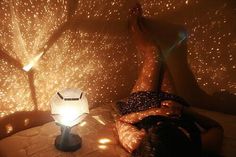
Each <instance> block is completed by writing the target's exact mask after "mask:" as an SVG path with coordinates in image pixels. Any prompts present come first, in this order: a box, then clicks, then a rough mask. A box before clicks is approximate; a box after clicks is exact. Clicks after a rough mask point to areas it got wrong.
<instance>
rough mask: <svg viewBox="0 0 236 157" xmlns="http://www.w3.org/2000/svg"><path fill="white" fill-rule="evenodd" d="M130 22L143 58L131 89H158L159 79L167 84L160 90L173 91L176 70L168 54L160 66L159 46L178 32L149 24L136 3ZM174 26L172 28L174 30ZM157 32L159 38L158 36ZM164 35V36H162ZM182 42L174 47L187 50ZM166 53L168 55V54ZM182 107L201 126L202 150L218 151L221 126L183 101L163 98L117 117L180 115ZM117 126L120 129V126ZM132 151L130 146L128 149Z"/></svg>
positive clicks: (167, 43)
mask: <svg viewBox="0 0 236 157" xmlns="http://www.w3.org/2000/svg"><path fill="white" fill-rule="evenodd" d="M129 22H130V23H129V24H130V32H131V35H132V37H133V41H134V43H135V45H136V48H137V50H138V53H140V54H141V55H142V56H143V58H144V62H143V64H142V67H141V69H140V72H139V75H138V79H137V80H136V83H135V85H134V87H133V89H132V91H131V93H134V92H138V91H157V92H158V91H159V90H160V89H159V88H160V87H158V83H160V82H162V84H167V86H162V87H161V90H162V91H167V92H170V93H176V90H175V86H174V82H173V79H172V76H173V75H175V73H176V72H175V71H174V70H173V69H172V70H169V68H168V64H170V59H167V58H165V60H164V63H163V64H164V66H162V68H163V69H161V68H160V67H161V64H160V56H162V57H163V56H166V55H165V54H164V53H163V52H162V51H161V49H167V47H168V46H170V45H171V43H174V41H176V38H177V37H176V34H177V33H172V34H171V32H170V34H167V35H165V34H163V33H162V31H161V30H160V29H163V28H162V26H158V25H156V27H155V25H153V24H150V23H149V21H148V20H146V19H144V18H143V17H142V10H141V7H140V5H139V4H137V5H136V6H135V7H134V8H133V9H132V10H131V15H130V20H129ZM156 24H157V23H156ZM177 30H178V29H177ZM177 30H173V31H174V32H176V31H177ZM158 35H159V38H158V37H157V36H158ZM166 36H167V39H165V38H166ZM158 41H159V43H158ZM185 46H186V40H184V41H183V42H182V43H180V44H179V45H177V47H176V48H175V49H174V50H173V51H186V49H182V48H183V47H185ZM183 53H186V52H183ZM175 54H176V53H175ZM168 57H170V58H171V54H170V56H168ZM172 57H173V56H172ZM162 70H163V72H164V75H163V78H161V75H160V72H161V71H162ZM154 110H155V111H154ZM182 111H184V114H188V115H191V116H193V117H194V118H195V119H196V122H197V123H198V124H199V125H200V126H201V127H203V128H204V130H205V131H203V132H202V134H201V138H202V150H203V152H207V153H213V154H217V153H219V151H220V148H221V145H222V141H223V128H222V127H221V126H220V125H219V124H218V123H217V122H215V121H214V120H212V119H210V118H208V117H205V116H202V115H200V114H198V113H196V112H194V111H193V110H192V109H191V108H183V107H182V105H180V104H178V103H175V102H172V101H164V102H162V104H161V107H160V108H158V109H151V110H147V111H142V112H138V113H131V114H128V115H125V116H122V117H121V118H120V119H119V120H120V121H122V122H125V123H127V124H128V123H129V124H132V123H135V122H137V121H139V120H140V119H143V118H144V117H147V116H148V115H162V116H163V115H164V116H169V115H170V114H174V115H179V114H181V113H182ZM117 129H118V130H119V128H117ZM123 142H125V141H123ZM121 143H122V141H121ZM133 149H135V148H133ZM131 151H132V150H130V152H131Z"/></svg>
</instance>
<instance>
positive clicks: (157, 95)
mask: <svg viewBox="0 0 236 157" xmlns="http://www.w3.org/2000/svg"><path fill="white" fill-rule="evenodd" d="M129 22H130V23H129V24H130V30H131V34H132V37H133V40H134V42H135V44H136V47H137V50H138V52H139V53H140V54H141V55H142V56H143V58H144V61H143V64H142V67H141V70H140V74H139V77H138V79H137V81H136V84H135V85H134V87H133V89H132V92H131V95H130V97H129V98H127V99H125V100H121V101H119V102H117V108H118V110H119V112H120V114H121V117H120V118H118V119H117V121H116V128H117V132H118V135H119V140H120V143H121V144H122V146H123V147H124V148H125V149H126V150H127V151H128V152H130V153H132V156H135V157H161V156H163V157H179V156H181V157H183V156H184V157H185V156H186V157H187V156H191V157H192V156H196V157H199V156H202V154H217V153H219V150H220V147H221V144H222V138H223V129H222V127H221V126H220V125H219V124H218V123H217V122H215V121H213V120H211V119H209V118H207V117H204V116H201V115H199V114H197V113H195V112H193V111H191V109H190V108H189V107H188V104H187V103H186V102H185V101H184V100H183V99H182V98H180V97H178V96H176V95H173V93H175V90H174V86H173V83H172V81H171V77H170V76H171V74H169V71H168V66H166V65H165V57H166V56H167V55H166V54H164V53H163V52H161V51H160V48H159V47H162V45H160V43H157V40H155V38H153V34H154V33H153V32H152V30H151V29H150V27H149V25H148V24H147V22H146V19H144V18H143V17H142V10H141V7H140V5H139V4H137V6H136V7H135V8H134V9H132V10H131V16H130V19H129ZM183 40H185V38H184V39H183ZM161 44H162V43H161ZM180 44H181V43H180V42H179V43H178V44H177V45H175V46H179V45H180ZM162 78H163V79H162ZM163 91H164V92H163ZM170 93H172V94H170Z"/></svg>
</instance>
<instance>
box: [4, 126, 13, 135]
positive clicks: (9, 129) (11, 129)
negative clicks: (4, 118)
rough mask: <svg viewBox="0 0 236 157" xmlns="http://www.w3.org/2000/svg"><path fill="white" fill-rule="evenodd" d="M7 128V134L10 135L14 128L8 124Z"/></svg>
mask: <svg viewBox="0 0 236 157" xmlns="http://www.w3.org/2000/svg"><path fill="white" fill-rule="evenodd" d="M5 128H6V132H7V134H9V133H11V132H12V131H13V127H12V125H11V124H7V125H6V127H5Z"/></svg>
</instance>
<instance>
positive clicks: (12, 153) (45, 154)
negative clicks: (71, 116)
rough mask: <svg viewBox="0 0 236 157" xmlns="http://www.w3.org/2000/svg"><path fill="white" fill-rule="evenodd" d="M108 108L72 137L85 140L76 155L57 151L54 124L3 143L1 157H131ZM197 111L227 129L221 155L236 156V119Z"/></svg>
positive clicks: (95, 111) (90, 117) (94, 114)
mask: <svg viewBox="0 0 236 157" xmlns="http://www.w3.org/2000/svg"><path fill="white" fill-rule="evenodd" d="M107 106H108V105H106V106H105V107H104V106H101V107H97V108H95V109H92V110H91V111H90V114H89V115H88V116H87V117H86V118H85V120H84V121H83V122H82V123H80V124H79V125H77V126H75V127H73V129H72V133H76V134H79V135H80V136H81V138H82V147H81V148H80V149H79V150H77V151H75V152H61V151H58V150H57V149H56V148H55V147H54V140H55V138H56V136H57V135H59V134H60V127H59V126H57V125H56V124H55V123H54V122H49V123H46V124H44V125H42V126H38V127H34V128H30V129H27V130H24V131H21V132H18V133H16V134H14V135H12V136H10V137H7V138H4V139H2V140H1V141H0V156H1V157H128V156H129V154H128V153H127V152H126V151H125V150H124V149H123V148H122V147H121V146H120V144H119V141H118V139H117V134H116V131H115V128H114V115H115V112H114V111H113V110H112V107H107ZM195 110H196V111H197V112H199V113H201V114H203V115H207V116H209V117H211V118H212V119H214V120H216V121H218V122H219V123H220V124H221V125H222V126H223V128H224V131H225V133H224V143H223V147H222V151H221V154H222V156H225V157H235V156H236V116H232V115H227V114H223V113H219V112H212V111H207V110H202V109H197V108H195Z"/></svg>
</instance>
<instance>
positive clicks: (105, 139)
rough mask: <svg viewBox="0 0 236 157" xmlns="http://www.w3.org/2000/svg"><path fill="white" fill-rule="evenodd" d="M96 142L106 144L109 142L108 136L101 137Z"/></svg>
mask: <svg viewBox="0 0 236 157" xmlns="http://www.w3.org/2000/svg"><path fill="white" fill-rule="evenodd" d="M98 142H99V143H100V144H107V143H110V142H111V140H110V139H109V138H101V139H100V140H98Z"/></svg>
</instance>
